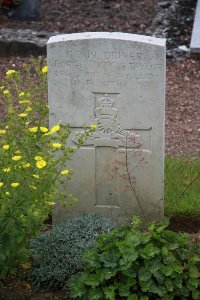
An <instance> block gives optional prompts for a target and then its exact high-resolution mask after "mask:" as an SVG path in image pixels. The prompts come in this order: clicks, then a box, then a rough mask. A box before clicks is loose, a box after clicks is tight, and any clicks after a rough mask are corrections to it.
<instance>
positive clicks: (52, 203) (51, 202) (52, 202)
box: [47, 201, 56, 205]
mask: <svg viewBox="0 0 200 300" xmlns="http://www.w3.org/2000/svg"><path fill="white" fill-rule="evenodd" d="M47 203H48V204H49V205H54V204H56V202H54V201H50V202H47Z"/></svg>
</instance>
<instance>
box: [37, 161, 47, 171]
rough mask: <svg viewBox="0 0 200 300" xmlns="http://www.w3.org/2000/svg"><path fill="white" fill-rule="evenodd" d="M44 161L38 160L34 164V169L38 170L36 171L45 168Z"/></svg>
mask: <svg viewBox="0 0 200 300" xmlns="http://www.w3.org/2000/svg"><path fill="white" fill-rule="evenodd" d="M46 164H47V163H46V161H45V160H43V159H41V160H38V161H37V162H36V167H37V168H38V169H42V168H44V167H45V166H46Z"/></svg>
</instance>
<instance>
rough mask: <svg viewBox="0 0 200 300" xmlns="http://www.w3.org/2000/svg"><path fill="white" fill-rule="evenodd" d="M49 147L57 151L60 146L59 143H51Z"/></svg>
mask: <svg viewBox="0 0 200 300" xmlns="http://www.w3.org/2000/svg"><path fill="white" fill-rule="evenodd" d="M51 145H52V147H53V148H56V149H59V148H61V146H62V144H60V143H52V144H51Z"/></svg>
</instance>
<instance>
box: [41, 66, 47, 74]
mask: <svg viewBox="0 0 200 300" xmlns="http://www.w3.org/2000/svg"><path fill="white" fill-rule="evenodd" d="M47 72H48V67H47V66H45V67H44V68H42V73H44V74H46V73H47Z"/></svg>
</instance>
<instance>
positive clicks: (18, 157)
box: [12, 155, 22, 161]
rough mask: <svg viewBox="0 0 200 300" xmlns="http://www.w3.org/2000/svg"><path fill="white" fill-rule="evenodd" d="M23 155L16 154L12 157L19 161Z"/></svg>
mask: <svg viewBox="0 0 200 300" xmlns="http://www.w3.org/2000/svg"><path fill="white" fill-rule="evenodd" d="M21 158H22V157H21V156H20V155H16V156H13V157H12V160H15V161H17V160H20V159H21Z"/></svg>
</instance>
